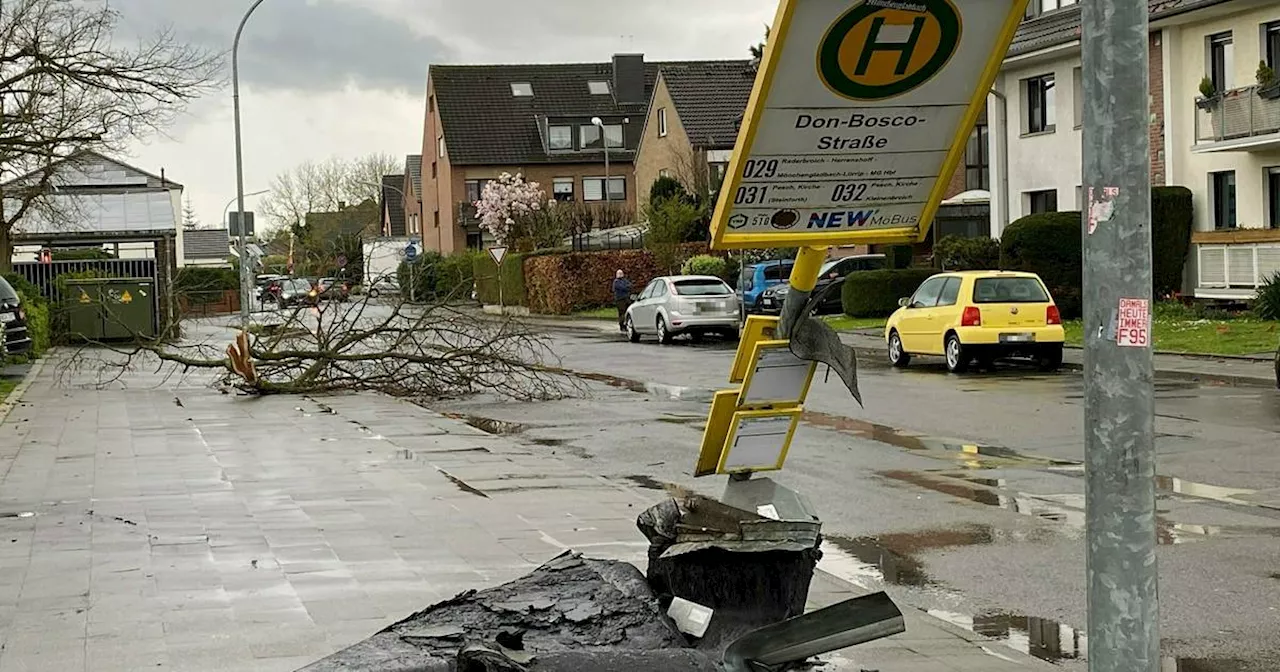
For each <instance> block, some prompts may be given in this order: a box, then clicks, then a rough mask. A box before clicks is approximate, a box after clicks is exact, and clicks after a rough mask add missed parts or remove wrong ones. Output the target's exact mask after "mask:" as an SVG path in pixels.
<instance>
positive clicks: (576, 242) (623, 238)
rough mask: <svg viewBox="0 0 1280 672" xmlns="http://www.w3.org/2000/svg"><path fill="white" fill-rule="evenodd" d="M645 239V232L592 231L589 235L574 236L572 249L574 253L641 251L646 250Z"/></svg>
mask: <svg viewBox="0 0 1280 672" xmlns="http://www.w3.org/2000/svg"><path fill="white" fill-rule="evenodd" d="M644 238H645V234H644V232H624V233H612V232H610V231H607V230H606V231H592V232H591V233H589V234H585V235H580V236H574V237H573V245H572V247H573V251H574V252H591V251H595V250H639V249H643V248H644Z"/></svg>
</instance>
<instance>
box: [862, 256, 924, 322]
mask: <svg viewBox="0 0 1280 672" xmlns="http://www.w3.org/2000/svg"><path fill="white" fill-rule="evenodd" d="M935 273H936V271H934V270H933V269H928V268H906V269H893V270H883V271H864V272H862V273H853V274H850V275H849V277H847V278H846V279H845V281H844V290H843V295H842V297H841V298H842V299H843V302H844V312H845V314H847V315H849V316H850V317H888V316H889V315H890V314H892V313H893V311H895V310H897V309H898V300H899V299H902V298H904V297H908V296H911V295H912V294H914V293H915V291H916V289H917V288H919V287H920V285H921V283H923V282H924V281H925V280H928V279H929V278H930V277H932V276H933V275H934V274H935Z"/></svg>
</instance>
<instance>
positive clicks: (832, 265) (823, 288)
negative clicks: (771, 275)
mask: <svg viewBox="0 0 1280 672" xmlns="http://www.w3.org/2000/svg"><path fill="white" fill-rule="evenodd" d="M887 263H888V262H887V261H886V259H885V256H884V255H883V254H860V255H857V256H853V257H844V258H842V259H832V260H830V261H828V262H827V263H825V264H823V265H822V270H821V271H819V272H818V284H817V285H815V286H814V288H813V295H814V296H817V295H818V293H819V292H826V293H825V294H824V295H823V298H822V303H821V304H819V305H818V310H817V311H816V314H818V315H838V314H840V313H843V312H844V303H843V301H842V299H841V295H842V294H843V292H841V291H840V288H838V287H832V285H835V284H837V283H842V282H843V281H844V279H845V278H846V277H848V275H849V274H850V273H857V272H858V271H877V270H880V269H882V268H885V266H886V265H887ZM829 287H831V290H830V291H827V288H829ZM789 291H791V285H790V284H788V283H783V284H780V285H774V286H773V287H770V288H769V289H766V290H765V291H764V294H762V295H761V296H760V312H761V313H764V314H765V315H778V314H780V313H781V312H782V303H783V301H785V300H786V298H787V292H789Z"/></svg>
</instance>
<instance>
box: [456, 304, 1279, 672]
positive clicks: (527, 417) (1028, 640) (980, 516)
mask: <svg viewBox="0 0 1280 672" xmlns="http://www.w3.org/2000/svg"><path fill="white" fill-rule="evenodd" d="M548 334H549V336H550V338H551V339H552V345H553V348H554V350H555V352H556V354H557V355H558V356H559V357H560V358H561V364H562V366H564V367H565V368H568V369H571V370H574V371H577V372H590V373H595V374H605V375H603V376H597V377H595V379H593V380H591V381H588V382H587V384H588V388H589V389H588V390H587V391H586V392H585V394H584V395H582V396H581V397H579V398H572V399H564V400H558V401H550V402H542V403H531V404H512V403H510V402H498V401H495V400H487V399H483V398H481V399H473V400H469V401H464V402H453V403H451V404H448V405H447V408H444V409H442V410H446V411H454V412H457V413H461V414H465V415H467V416H470V417H471V418H472V419H473V421H474V423H475V424H477V425H478V426H481V427H482V428H485V429H489V430H492V431H500V432H504V433H511V434H512V435H513V436H516V437H518V438H519V439H520V440H522V441H526V442H528V443H530V444H533V445H538V446H542V447H544V448H545V449H546V450H549V451H555V452H557V453H559V454H568V455H572V456H575V457H577V458H579V459H581V460H582V461H583V466H584V468H586V469H588V470H590V471H592V472H594V473H596V474H599V475H601V476H604V477H607V478H613V479H619V480H626V481H629V482H632V483H635V484H639V485H641V486H644V487H650V488H653V489H655V498H657V497H658V496H659V495H658V493H657V492H656V491H657V490H661V489H663V488H670V487H685V488H690V489H696V490H698V491H702V492H704V493H706V494H710V495H719V494H720V490H721V489H722V488H723V481H724V479H723V477H709V478H704V479H693V478H692V477H691V475H690V474H691V472H692V469H693V465H694V461H695V459H696V454H697V449H698V443H699V440H700V436H701V431H702V424H703V421H704V420H705V416H706V412H707V408H708V402H709V400H710V394H711V392H712V391H714V390H717V389H723V388H725V387H727V384H726V383H725V380H726V376H727V373H728V370H729V365H730V362H731V361H732V358H733V349H734V345H733V344H728V343H719V342H708V343H706V344H701V345H693V344H689V343H679V342H677V344H673V345H671V346H665V347H664V346H660V345H658V344H656V343H654V342H652V340H648V339H647V340H646V341H645V342H642V343H640V344H636V345H633V344H630V343H627V342H626V341H625V340H624V339H623V338H622V337H621V336H620V335H619V336H617V337H614V336H613V335H611V334H600V333H595V332H585V331H582V330H572V329H552V330H550V331H548ZM917 361H919V360H917ZM860 363H861V364H862V371H861V372H860V376H859V379H860V382H861V386H862V390H863V396H864V400H865V401H866V408H865V409H863V408H859V407H858V405H857V403H856V402H854V401H853V399H852V398H850V396H849V394H848V392H847V391H846V390H845V389H844V388H843V386H842V385H840V384H839V383H838V382H835V381H834V379H833V381H832V382H823V381H822V380H821V376H822V374H821V371H820V373H819V378H818V379H817V380H815V383H814V387H813V390H812V391H811V393H810V395H809V399H808V402H807V404H806V409H807V411H808V414H807V416H806V422H805V423H804V424H803V425H802V426H801V428H800V430H799V431H798V432H797V435H796V440H795V443H794V444H793V446H792V449H791V453H790V457H789V459H788V462H787V466H786V468H785V469H784V470H783V471H782V472H780V473H777V474H774V475H773V477H774V478H776V480H778V481H780V482H782V483H784V484H786V485H788V486H790V487H793V488H795V489H797V490H799V491H801V492H803V493H805V494H806V495H808V496H809V497H810V499H811V500H812V501H813V502H814V504H815V506H816V507H817V509H818V511H819V513H820V515H821V516H822V519H823V523H824V533H825V534H826V535H827V536H828V538H829V541H830V543H829V544H828V545H827V547H826V550H827V557H826V558H825V559H824V561H823V568H824V569H826V570H827V571H830V572H832V573H835V574H837V575H839V576H841V577H843V578H845V579H847V580H850V581H853V582H855V583H858V584H859V585H862V586H864V587H866V588H868V589H878V588H881V587H884V588H886V589H888V590H889V591H890V592H891V594H893V595H894V596H895V597H896V598H898V599H900V600H902V601H904V602H906V603H908V604H911V605H914V606H917V607H920V608H924V609H928V610H930V611H931V612H933V613H934V614H935V615H938V616H940V617H942V618H945V619H947V620H950V621H952V622H955V623H958V624H960V625H962V626H964V627H968V628H971V629H974V630H976V631H978V632H981V633H983V634H987V635H990V636H992V637H995V638H997V639H1001V640H1004V641H1006V642H1008V643H1010V644H1011V645H1013V646H1015V647H1018V648H1021V649H1022V650H1024V651H1029V652H1031V653H1033V654H1035V655H1038V656H1040V657H1042V658H1045V659H1047V660H1052V661H1054V662H1057V663H1059V664H1061V665H1062V666H1063V667H1064V668H1065V669H1071V670H1083V669H1085V663H1084V662H1083V659H1084V656H1085V647H1086V642H1085V639H1084V633H1083V632H1082V631H1080V630H1077V629H1076V628H1081V629H1082V628H1083V627H1084V624H1085V593H1084V546H1083V531H1084V530H1083V528H1084V510H1083V509H1084V497H1083V485H1084V480H1083V470H1082V468H1081V467H1080V461H1081V460H1082V458H1083V445H1082V438H1081V426H1082V422H1083V400H1082V380H1081V378H1080V376H1079V375H1078V374H1070V373H1063V374H1056V375H1041V374H1036V373H1033V372H1030V371H1028V370H1023V369H1018V368H1016V367H1012V366H1010V367H1005V368H1002V370H1000V371H997V372H996V373H994V374H991V373H984V374H978V375H971V376H965V377H956V376H951V375H949V374H947V373H946V372H945V370H944V369H943V368H942V367H941V366H940V365H939V364H937V363H931V362H928V361H923V362H919V363H913V367H912V368H911V369H909V370H907V371H897V370H892V369H889V368H888V367H886V366H885V365H884V364H883V362H882V361H879V360H877V361H863V362H860ZM1157 413H1158V416H1159V417H1158V418H1157V431H1158V434H1159V436H1158V439H1157V449H1158V451H1159V467H1158V470H1159V473H1160V474H1161V479H1160V481H1159V483H1158V485H1159V486H1160V488H1161V494H1160V500H1159V502H1158V504H1159V511H1160V521H1159V525H1158V528H1159V529H1158V536H1159V539H1160V543H1161V547H1160V553H1159V561H1160V569H1161V586H1160V594H1161V609H1162V621H1163V622H1162V636H1163V639H1164V649H1165V652H1166V654H1167V655H1168V656H1169V659H1168V660H1167V661H1166V663H1165V664H1166V667H1165V668H1164V669H1167V670H1170V671H1171V672H1253V671H1254V670H1257V671H1263V670H1266V671H1273V670H1276V669H1280V640H1278V639H1277V634H1278V633H1280V394H1278V393H1277V392H1276V391H1274V390H1265V389H1254V388H1229V387H1204V386H1199V385H1195V384H1191V383H1163V382H1162V383H1160V384H1159V385H1158V390H1157ZM493 420H497V421H501V422H498V423H493V422H490V421H493ZM638 534H639V533H638V532H637V535H638Z"/></svg>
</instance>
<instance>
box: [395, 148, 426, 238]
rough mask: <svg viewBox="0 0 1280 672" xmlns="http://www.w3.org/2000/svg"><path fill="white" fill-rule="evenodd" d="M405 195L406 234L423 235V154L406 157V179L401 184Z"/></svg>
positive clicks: (401, 190) (401, 189) (402, 193)
mask: <svg viewBox="0 0 1280 672" xmlns="http://www.w3.org/2000/svg"><path fill="white" fill-rule="evenodd" d="M400 192H401V195H402V196H404V220H405V235H408V236H420V235H422V155H421V154H410V155H409V156H406V157H405V158H404V181H403V182H402V184H401V186H400Z"/></svg>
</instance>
